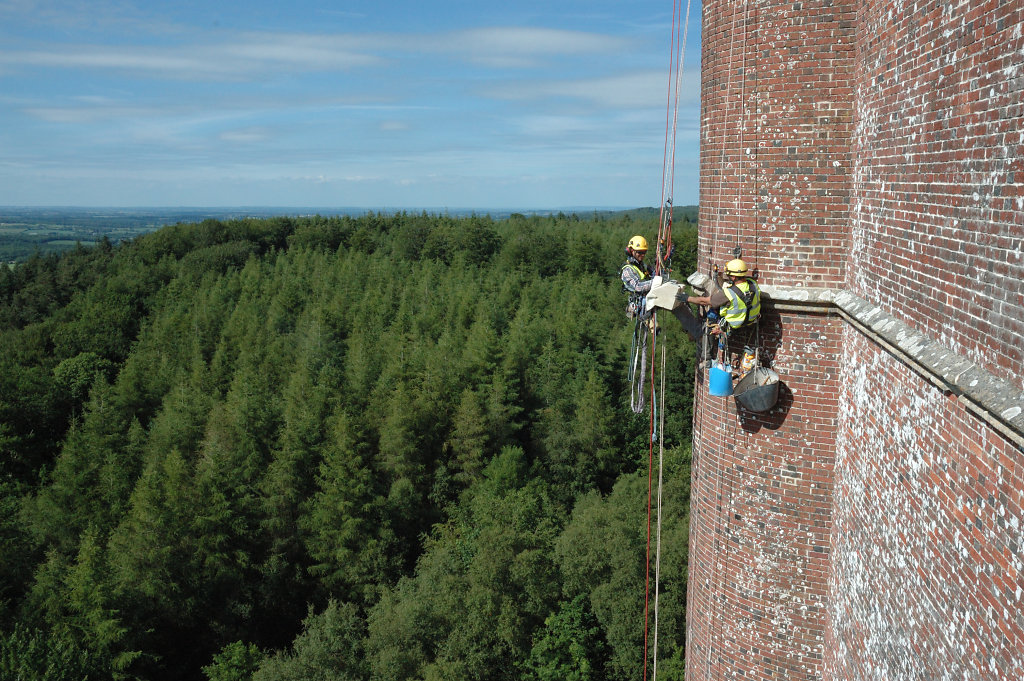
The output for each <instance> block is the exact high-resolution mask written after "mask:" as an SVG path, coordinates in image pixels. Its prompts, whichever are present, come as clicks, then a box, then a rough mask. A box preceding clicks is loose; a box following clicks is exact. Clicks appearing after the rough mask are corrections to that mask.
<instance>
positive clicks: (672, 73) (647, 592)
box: [643, 0, 691, 681]
mask: <svg viewBox="0 0 1024 681" xmlns="http://www.w3.org/2000/svg"><path fill="white" fill-rule="evenodd" d="M690 4H691V0H686V9H685V12H684V11H683V2H682V0H673V6H672V39H671V43H670V50H669V86H668V97H667V101H666V105H665V151H664V159H663V162H662V183H661V213H660V215H659V219H658V239H657V243H656V245H655V262H654V274H655V275H662V276H665V275H667V274H668V270H669V262H668V261H669V259H670V257H671V254H672V218H673V215H672V213H673V196H672V195H673V189H674V186H675V160H676V132H677V130H678V124H679V100H680V97H681V93H682V79H683V73H684V70H685V69H684V66H685V57H686V38H687V35H688V34H689V29H690ZM653 320H654V321H653V323H652V325H651V331H650V333H651V337H652V350H651V370H650V376H651V408H650V434H649V440H648V445H649V447H648V468H647V471H648V473H647V558H646V568H645V571H646V574H645V583H644V664H643V668H644V673H643V678H644V681H647V669H648V661H649V660H650V661H651V670H652V673H651V679H652V681H657V678H658V589H659V581H660V576H661V500H662V487H663V470H664V454H665V444H664V443H665V438H664V426H665V408H664V406H665V405H664V399H665V348H664V347H662V349H661V376H660V380H661V386H660V387H661V399H662V405H661V409H660V412H661V413H660V415H659V414H658V408H657V406H656V405H657V393H656V390H655V382H656V379H655V361H656V360H655V357H656V354H655V352H654V345H653V343H654V342H655V341H656V340H657V328H658V324H657V312H655V313H654V317H653ZM659 416H660V419H659ZM656 419H659V423H658V424H657V429H655V421H656ZM657 433H660V436H658V435H657ZM655 440H657V441H658V480H657V484H658V493H657V498H656V506H655V504H654V503H653V502H654V500H655V498H654V494H653V490H654V441H655ZM652 506H655V510H656V518H655V520H656V525H655V527H656V529H655V536H654V558H655V560H654V604H653V606H654V608H653V609H654V631H653V640H651V636H650V634H651V631H650V619H651V618H650V614H651V613H650V610H651V607H650V606H651V517H652ZM649 650H650V651H651V652H650V653H649V652H648V651H649Z"/></svg>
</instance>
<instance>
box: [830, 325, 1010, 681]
mask: <svg viewBox="0 0 1024 681" xmlns="http://www.w3.org/2000/svg"><path fill="white" fill-rule="evenodd" d="M844 336H845V337H844V343H843V347H844V357H843V362H842V367H843V368H842V376H841V380H840V385H841V391H840V395H839V403H840V405H841V406H840V411H839V438H838V443H839V446H838V451H837V458H836V464H835V508H834V513H833V529H832V574H831V576H830V578H829V594H830V601H831V602H830V604H829V613H830V624H829V627H828V635H827V641H826V646H825V649H826V655H825V670H826V673H825V678H828V679H880V680H881V679H886V680H890V679H891V680H894V681H895V680H898V679H1024V600H1022V598H1024V578H1022V575H1021V572H1022V570H1024V533H1022V528H1021V522H1022V509H1024V456H1022V453H1021V452H1020V451H1019V450H1017V449H1016V448H1014V447H1013V446H1012V445H1011V444H1010V443H1009V442H1007V441H1006V440H1005V439H1004V438H1002V437H1000V436H999V435H998V434H997V433H995V432H994V431H993V430H992V429H991V428H989V427H988V426H987V425H986V424H985V423H984V422H983V421H981V420H980V419H979V418H978V417H976V416H975V415H973V414H971V413H970V412H968V411H967V410H966V409H965V407H964V405H963V403H962V402H960V401H958V400H957V399H956V398H955V397H953V396H951V395H948V394H943V393H942V392H941V391H939V390H938V389H936V388H935V387H933V386H932V385H931V384H929V383H928V382H926V381H924V380H922V379H921V377H920V376H917V375H916V374H915V373H914V372H913V371H911V370H910V369H909V368H908V367H907V366H906V365H904V364H902V363H900V362H899V361H897V360H896V359H895V358H893V357H892V356H891V355H890V354H888V353H886V352H884V351H882V350H881V349H880V348H879V347H878V346H877V345H876V344H874V343H872V342H870V341H869V340H868V339H867V338H865V337H864V336H863V335H861V334H860V333H859V332H858V331H856V330H852V329H850V328H849V327H848V328H847V329H846V331H845V332H844ZM881 395H885V396H887V399H880V398H879V396H881Z"/></svg>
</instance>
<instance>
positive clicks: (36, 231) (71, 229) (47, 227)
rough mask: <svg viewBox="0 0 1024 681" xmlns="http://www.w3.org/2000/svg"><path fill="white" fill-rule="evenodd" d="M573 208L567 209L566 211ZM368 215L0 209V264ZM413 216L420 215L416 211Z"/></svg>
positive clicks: (353, 211) (686, 212)
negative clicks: (266, 222) (226, 228)
mask: <svg viewBox="0 0 1024 681" xmlns="http://www.w3.org/2000/svg"><path fill="white" fill-rule="evenodd" d="M573 210H574V209H571V208H567V209H565V210H564V212H566V213H571V212H573ZM367 212H369V209H367V208H326V209H325V208H274V207H260V208H244V207H243V208H230V207H229V208H63V207H5V206H0V262H3V263H7V264H8V265H13V264H15V263H18V262H23V261H25V260H27V259H28V258H30V257H32V255H34V254H39V255H47V254H50V253H60V252H61V251H67V250H70V249H73V248H75V247H76V246H77V245H78V244H81V245H82V246H92V245H94V244H97V243H99V242H100V241H102V240H103V239H104V238H106V239H107V240H108V241H109V242H110V243H112V244H116V243H118V242H120V241H124V240H125V239H132V238H134V237H137V236H139V235H140V234H145V233H147V232H152V231H154V230H157V229H159V228H161V227H163V226H166V225H175V224H192V223H198V222H202V221H203V220H235V219H239V218H247V217H249V218H267V217H273V216H279V215H289V216H299V215H323V216H330V215H350V216H358V215H364V214H366V213H367ZM415 212H417V213H418V212H420V211H419V210H416V211H415ZM428 212H432V213H447V214H451V215H453V216H455V215H470V214H472V213H477V214H481V215H483V214H486V215H490V216H491V217H492V218H494V219H496V220H500V219H504V218H507V217H508V216H510V215H512V214H513V213H514V212H515V211H512V210H509V209H501V210H470V209H457V210H448V209H440V210H436V209H435V210H430V211H428ZM522 212H524V213H528V214H536V215H551V214H554V213H558V212H560V211H552V210H540V211H532V210H531V211H522ZM576 212H578V213H579V214H580V215H581V216H582V215H595V214H596V215H603V216H607V215H608V214H611V213H617V212H620V211H609V210H601V211H594V210H593V209H582V210H579V211H576ZM621 212H627V213H634V214H635V215H636V216H637V217H650V216H653V215H655V214H656V212H657V211H656V209H653V208H640V209H636V210H630V211H621ZM675 215H676V217H677V219H686V220H690V221H693V222H696V220H697V208H696V206H686V207H682V206H677V207H676V210H675Z"/></svg>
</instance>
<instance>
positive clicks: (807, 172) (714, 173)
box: [699, 0, 854, 286]
mask: <svg viewBox="0 0 1024 681" xmlns="http://www.w3.org/2000/svg"><path fill="white" fill-rule="evenodd" d="M852 4H853V3H852V2H851V1H850V0H805V1H800V2H792V1H790V2H779V1H778V0H759V1H755V0H743V1H740V0H705V2H704V5H703V40H702V43H701V49H702V60H701V61H702V63H701V69H702V80H701V107H702V110H701V173H700V178H701V179H700V182H701V186H700V221H701V226H702V230H703V231H704V235H705V239H704V240H702V242H701V252H700V256H701V257H700V260H699V262H700V265H701V266H702V267H703V266H705V265H706V264H707V263H708V258H709V257H710V259H711V262H717V263H719V264H721V263H723V262H725V261H727V260H729V259H730V258H731V257H732V256H731V252H732V249H733V248H734V247H735V246H737V245H740V246H741V247H742V248H743V251H744V258H745V259H746V260H748V261H750V262H751V264H756V265H757V267H758V268H759V269H760V270H761V272H762V275H763V279H762V281H763V282H766V283H770V284H778V285H797V284H806V285H811V286H834V285H839V284H840V283H841V282H842V281H843V279H844V276H845V270H844V260H845V254H846V252H847V250H848V248H849V203H850V144H849V137H850V133H851V116H852V109H851V93H852V91H853V78H852V69H851V64H852V61H851V59H852V56H853V33H852V26H853V18H854V13H853V10H852Z"/></svg>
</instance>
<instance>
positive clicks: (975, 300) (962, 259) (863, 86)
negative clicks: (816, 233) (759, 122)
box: [847, 0, 1024, 388]
mask: <svg viewBox="0 0 1024 681" xmlns="http://www.w3.org/2000/svg"><path fill="white" fill-rule="evenodd" d="M857 24H858V35H857V41H856V56H857V69H856V81H855V83H856V84H855V98H856V105H855V113H854V119H855V125H854V138H853V184H854V196H855V200H854V205H853V211H852V213H851V215H850V218H851V231H852V241H851V249H850V251H851V252H850V261H849V267H848V272H847V276H848V283H849V285H850V286H851V287H852V289H853V291H854V292H855V293H857V294H858V295H860V296H861V297H863V298H865V299H867V300H870V301H873V302H876V303H877V304H878V305H880V306H882V307H883V308H884V309H885V310H886V311H888V312H890V313H898V314H899V316H900V317H907V316H913V318H914V322H915V325H917V326H919V329H920V330H921V331H923V332H925V333H926V334H928V335H929V336H931V337H932V338H934V339H936V340H938V341H941V342H942V343H943V344H944V345H946V347H948V348H949V349H951V350H954V351H956V352H957V353H959V354H962V355H963V356H964V357H966V358H967V359H970V360H971V361H973V362H976V363H978V364H980V365H981V366H983V367H985V368H986V369H988V370H989V371H990V372H991V373H993V374H995V375H996V376H999V377H1000V378H1003V379H1006V380H1009V381H1011V382H1013V383H1015V384H1016V385H1017V386H1019V387H1022V388H1024V342H1022V340H1021V339H1022V338H1024V287H1022V284H1021V281H1022V280H1024V253H1022V251H1024V30H1022V26H1024V2H1021V1H1020V0H1011V1H1007V0H971V1H970V2H940V1H939V0H931V1H927V2H906V1H900V2H893V1H892V0H871V1H867V2H861V3H859V4H858V13H857Z"/></svg>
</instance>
